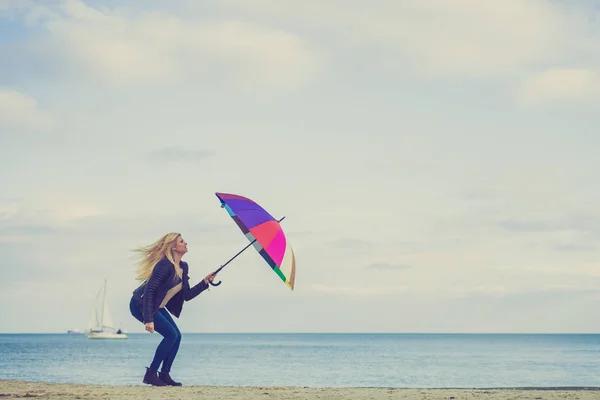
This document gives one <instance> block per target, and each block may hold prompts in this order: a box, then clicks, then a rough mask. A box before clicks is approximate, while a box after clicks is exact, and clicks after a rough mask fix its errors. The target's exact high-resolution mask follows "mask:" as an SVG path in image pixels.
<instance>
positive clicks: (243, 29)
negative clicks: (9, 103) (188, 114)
mask: <svg viewBox="0 0 600 400" xmlns="http://www.w3.org/2000/svg"><path fill="white" fill-rule="evenodd" d="M28 18H29V19H30V20H31V22H32V23H34V24H36V25H39V26H41V27H43V28H45V29H46V30H47V31H48V32H49V33H50V36H49V38H48V42H47V43H45V45H52V46H53V48H54V49H55V50H56V51H57V52H58V56H59V57H60V59H61V60H62V62H63V63H66V64H67V66H68V67H69V69H68V71H69V73H71V74H76V73H80V72H84V73H87V74H89V75H91V76H93V77H96V78H97V79H101V80H102V81H104V82H111V83H116V84H119V85H126V86H128V85H136V84H142V85H147V84H172V83H184V84H186V85H187V84H190V83H193V82H197V81H198V80H201V81H203V82H209V81H211V80H214V79H217V78H223V79H224V80H223V81H221V82H222V83H229V82H230V81H233V82H235V84H238V85H244V86H250V87H268V88H273V89H280V88H290V87H296V86H297V85H302V84H304V83H305V82H307V81H309V80H310V79H311V78H312V76H313V75H314V74H315V73H316V72H317V71H318V69H319V64H320V60H319V56H318V55H317V54H316V53H315V52H313V50H312V49H311V48H310V47H309V45H308V44H307V43H306V42H305V41H304V40H302V39H301V38H300V37H298V36H296V35H293V34H290V33H287V32H285V31H282V30H278V29H269V28H265V27H262V26H258V25H256V24H254V23H252V22H245V21H237V20H209V21H207V20H205V19H203V18H198V19H192V18H189V17H187V16H185V17H183V16H182V17H180V16H177V15H175V14H171V13H166V12H158V11H154V12H134V11H132V10H130V9H127V8H118V9H114V10H108V9H107V8H102V9H100V8H92V7H90V6H88V5H86V4H85V3H84V2H82V1H79V0H66V1H65V2H64V3H63V4H62V5H61V6H59V7H56V8H49V7H45V6H34V7H32V8H31V9H30V14H29V16H28ZM223 74H224V75H223ZM224 76H226V78H224Z"/></svg>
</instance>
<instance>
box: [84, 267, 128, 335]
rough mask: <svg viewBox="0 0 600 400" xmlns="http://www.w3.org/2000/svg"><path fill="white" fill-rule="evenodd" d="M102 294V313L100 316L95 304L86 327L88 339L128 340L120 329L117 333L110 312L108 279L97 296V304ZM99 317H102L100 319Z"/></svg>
mask: <svg viewBox="0 0 600 400" xmlns="http://www.w3.org/2000/svg"><path fill="white" fill-rule="evenodd" d="M100 294H102V312H101V313H100V314H98V307H96V304H95V305H94V309H93V310H92V315H90V319H89V321H88V324H87V326H86V333H85V335H86V336H87V337H88V339H126V338H127V335H125V334H124V333H122V331H121V330H120V329H119V330H117V331H116V332H115V327H114V323H113V320H112V318H111V316H110V312H109V311H108V302H107V300H106V279H104V285H102V287H101V288H100V290H99V291H98V294H97V295H96V303H98V300H99V298H100ZM98 315H100V316H101V318H100V319H99V318H98Z"/></svg>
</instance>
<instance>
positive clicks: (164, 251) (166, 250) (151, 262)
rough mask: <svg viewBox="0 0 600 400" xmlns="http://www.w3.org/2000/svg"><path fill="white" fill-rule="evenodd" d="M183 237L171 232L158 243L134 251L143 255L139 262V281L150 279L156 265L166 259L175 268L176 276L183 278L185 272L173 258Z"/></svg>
mask: <svg viewBox="0 0 600 400" xmlns="http://www.w3.org/2000/svg"><path fill="white" fill-rule="evenodd" d="M180 236H181V234H180V233H177V232H171V233H167V234H166V235H163V236H162V237H161V238H160V239H158V240H157V241H156V242H154V243H152V244H150V245H148V246H143V247H139V248H137V249H134V250H133V251H135V252H137V253H141V256H140V260H139V261H138V263H137V264H138V268H137V277H136V279H137V280H139V281H142V282H143V281H146V280H148V279H150V276H151V275H152V271H154V267H155V266H156V264H157V263H158V262H159V261H160V260H162V259H163V258H164V257H166V258H167V259H168V260H169V261H171V262H172V263H173V265H174V266H175V274H176V275H177V276H178V277H179V278H181V277H182V275H183V270H182V269H181V267H179V266H178V265H176V264H175V260H174V257H173V247H175V245H176V244H177V240H178V239H179V237H180Z"/></svg>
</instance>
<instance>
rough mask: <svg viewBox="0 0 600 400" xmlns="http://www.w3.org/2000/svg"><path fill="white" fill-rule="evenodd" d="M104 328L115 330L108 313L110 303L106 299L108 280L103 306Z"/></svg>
mask: <svg viewBox="0 0 600 400" xmlns="http://www.w3.org/2000/svg"><path fill="white" fill-rule="evenodd" d="M101 326H102V328H110V329H114V327H115V324H114V323H113V320H112V318H111V316H110V312H109V311H108V301H107V299H106V280H104V301H103V304H102V325H101Z"/></svg>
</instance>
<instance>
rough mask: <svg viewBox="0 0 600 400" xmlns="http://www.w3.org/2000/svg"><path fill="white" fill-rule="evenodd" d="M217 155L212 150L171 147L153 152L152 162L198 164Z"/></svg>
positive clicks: (151, 154)
mask: <svg viewBox="0 0 600 400" xmlns="http://www.w3.org/2000/svg"><path fill="white" fill-rule="evenodd" d="M215 155H216V153H215V152H214V151H212V150H191V149H181V148H178V147H174V146H170V147H164V148H162V149H159V150H154V151H153V152H151V153H150V161H152V162H154V163H160V164H170V163H176V162H198V161H201V160H204V159H206V158H209V157H214V156H215Z"/></svg>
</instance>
